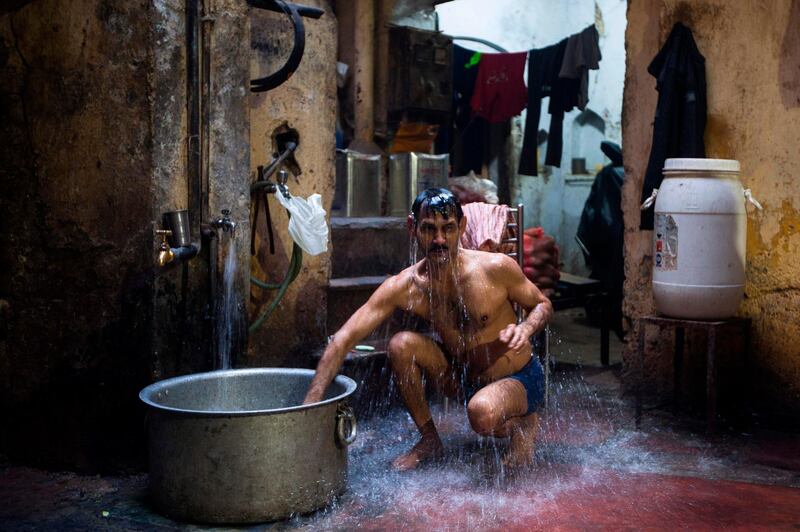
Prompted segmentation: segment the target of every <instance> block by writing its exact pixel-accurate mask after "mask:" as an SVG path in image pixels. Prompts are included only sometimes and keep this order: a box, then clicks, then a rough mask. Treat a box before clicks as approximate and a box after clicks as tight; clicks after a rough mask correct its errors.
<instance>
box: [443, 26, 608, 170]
mask: <svg viewBox="0 0 800 532" xmlns="http://www.w3.org/2000/svg"><path fill="white" fill-rule="evenodd" d="M468 39H471V40H476V39H472V38H468ZM483 44H486V45H487V46H491V45H490V44H489V43H488V41H487V42H484V43H483ZM494 47H495V48H499V47H498V46H496V45H495V46H494ZM526 58H527V65H528V84H527V87H526V86H525V82H524V79H523V76H524V71H525V64H526V61H525V60H526ZM600 59H601V54H600V48H599V34H598V32H597V29H596V27H595V26H594V24H592V25H590V26H588V27H587V28H585V29H584V30H582V31H581V32H579V33H576V34H573V35H571V36H570V37H567V38H565V39H562V40H561V41H559V42H558V43H557V44H553V45H550V46H546V47H544V48H535V49H532V50H529V51H526V52H502V53H487V54H481V53H480V52H476V51H474V50H470V49H468V48H464V47H461V46H459V45H456V44H454V45H453V90H454V91H456V98H455V101H456V102H457V103H456V115H457V118H456V121H455V123H456V126H457V127H458V125H459V123H461V124H462V125H465V127H469V126H470V125H471V124H473V123H474V121H473V120H472V117H474V116H478V117H482V118H484V119H485V120H486V121H488V122H489V123H500V122H504V121H506V120H508V119H510V118H512V117H514V116H516V115H518V114H519V113H520V112H521V111H522V110H523V109H525V108H526V107H527V110H528V113H527V115H526V120H525V135H524V142H523V147H522V156H521V158H520V165H519V173H521V174H525V175H537V172H538V160H537V154H536V150H537V146H538V142H537V137H538V131H539V118H540V114H541V101H542V99H543V98H546V97H549V98H550V103H549V105H548V113H549V114H550V116H551V118H550V132H549V137H548V138H549V141H548V143H547V155H546V158H545V164H547V165H550V166H560V165H561V154H562V143H563V140H562V137H563V124H562V122H563V118H564V113H565V112H566V111H569V110H571V109H573V108H575V107H577V108H579V109H581V110H582V109H585V108H586V105H587V104H588V102H589V97H588V87H589V83H588V71H589V70H596V69H597V68H599V61H600ZM476 64H477V69H476V68H474V67H475V65H476ZM475 71H477V72H475ZM467 103H468V104H469V111H470V112H469V113H468V114H469V117H470V119H469V120H467V121H465V120H464V119H463V115H464V114H465V112H466V107H467ZM459 113H460V114H461V115H462V116H461V119H460V120H459V116H458V115H459Z"/></svg>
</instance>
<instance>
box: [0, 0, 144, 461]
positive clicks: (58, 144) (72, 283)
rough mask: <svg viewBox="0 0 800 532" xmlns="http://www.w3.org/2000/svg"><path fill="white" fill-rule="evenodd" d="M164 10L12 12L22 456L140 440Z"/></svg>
mask: <svg viewBox="0 0 800 532" xmlns="http://www.w3.org/2000/svg"><path fill="white" fill-rule="evenodd" d="M151 15H152V7H151V6H150V4H149V2H147V1H144V0H141V1H131V2H124V3H116V2H107V1H102V0H81V1H75V2H69V3H68V2H61V1H56V0H41V1H38V2H32V3H30V4H27V5H26V6H24V7H22V8H20V9H19V10H18V11H13V12H10V13H6V14H5V15H3V16H2V17H0V39H1V41H0V50H2V54H0V58H1V59H0V69H2V74H0V79H1V80H2V81H0V98H2V107H0V112H1V113H2V117H1V118H0V124H2V126H0V128H2V129H0V138H2V142H0V158H1V159H2V164H0V168H1V170H0V172H2V173H1V174H0V176H1V177H2V189H3V192H2V196H0V198H1V199H0V210H1V211H2V212H3V217H4V220H5V223H4V227H3V230H2V231H0V253H1V254H2V258H0V264H2V266H0V269H1V271H0V298H1V299H2V306H3V311H2V313H3V315H2V319H0V322H2V325H0V375H2V377H0V409H1V410H2V417H3V427H4V429H3V430H2V431H0V432H2V436H0V438H1V440H0V444H1V445H2V450H3V452H5V453H8V455H9V456H11V457H13V458H19V459H23V460H26V461H31V462H35V463H38V464H43V465H52V466H62V467H77V468H92V467H94V466H97V465H98V463H105V464H106V465H108V464H109V462H108V460H109V456H110V455H112V454H116V453H119V454H125V453H126V452H129V453H130V452H135V450H134V449H132V447H133V446H135V445H136V444H138V443H140V438H139V429H138V427H134V426H133V423H134V420H133V418H130V417H128V418H125V417H121V414H122V415H125V414H130V413H131V412H135V411H136V409H137V408H138V407H137V405H136V402H137V399H136V393H137V388H138V387H139V386H140V385H141V384H143V383H146V382H147V379H148V369H149V368H148V364H147V355H148V346H149V344H150V337H149V332H150V331H149V320H150V316H151V315H152V309H151V304H152V279H150V278H148V276H147V275H146V274H143V272H144V271H145V270H146V269H147V267H148V266H150V265H151V264H152V262H151V261H152V254H151V253H152V232H151V225H150V220H151V197H152V193H153V182H152V179H151V177H150V176H151V175H152V164H153V161H152V157H153V155H152V152H151V146H152V138H153V125H152V122H151V118H152V114H151V108H150V72H151V71H152V62H153V56H152V53H151V49H150V48H149V47H146V46H142V43H145V42H149V41H150V40H151V39H152V27H151V25H150V17H151ZM139 426H140V425H139ZM100 457H102V458H100Z"/></svg>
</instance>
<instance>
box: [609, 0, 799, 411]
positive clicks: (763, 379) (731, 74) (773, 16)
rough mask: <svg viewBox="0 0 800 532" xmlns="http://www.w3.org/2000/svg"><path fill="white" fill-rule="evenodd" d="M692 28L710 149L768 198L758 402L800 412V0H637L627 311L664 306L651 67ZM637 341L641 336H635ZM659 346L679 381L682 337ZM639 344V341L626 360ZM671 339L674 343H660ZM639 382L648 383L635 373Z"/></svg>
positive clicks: (662, 381)
mask: <svg viewBox="0 0 800 532" xmlns="http://www.w3.org/2000/svg"><path fill="white" fill-rule="evenodd" d="M677 21H682V22H683V23H684V24H686V25H687V26H689V27H690V28H691V29H692V32H693V34H694V37H695V40H696V42H697V45H698V48H699V49H700V52H701V53H702V54H703V55H704V56H705V58H706V76H707V82H708V125H707V127H706V132H705V141H706V152H707V156H708V157H716V158H732V159H738V160H739V161H741V164H742V175H741V181H742V183H743V185H744V186H745V188H751V189H752V191H753V195H754V196H755V197H756V198H758V200H759V201H760V202H761V203H762V205H763V206H764V211H763V212H757V211H754V210H753V209H752V207H748V213H749V214H748V233H747V286H746V298H745V300H744V302H743V303H742V305H741V307H740V310H739V314H740V315H742V316H747V317H750V318H752V319H753V343H752V346H751V349H752V362H753V366H754V367H753V371H751V372H750V373H749V376H750V378H751V379H752V384H753V386H754V393H753V396H754V398H755V400H756V401H757V402H760V403H762V404H763V405H766V406H767V407H768V408H769V409H771V410H782V409H785V410H786V411H787V412H792V413H795V414H797V413H800V282H799V281H798V279H800V180H798V177H797V169H798V167H800V153H798V148H797V147H798V146H799V145H800V36H799V35H800V34H798V32H797V28H798V27H800V2H798V1H797V0H781V1H758V2H757V1H753V2H727V1H722V0H715V1H710V0H709V1H698V2H686V1H665V0H648V1H636V2H631V3H630V4H629V9H628V29H627V33H626V44H627V70H626V84H625V96H624V112H623V138H624V151H625V173H626V182H625V187H624V190H623V210H624V212H625V225H626V236H625V249H626V251H625V253H626V267H625V270H626V277H627V280H626V285H625V294H626V297H625V304H624V305H625V310H624V311H625V314H626V316H627V318H628V320H629V322H628V327H629V328H630V329H631V330H632V332H634V333H636V332H637V329H636V327H635V325H636V324H635V320H636V319H637V318H638V317H639V316H641V315H644V314H650V313H652V312H653V303H652V292H651V289H650V282H651V260H652V256H651V245H652V244H651V239H652V233H651V232H650V231H639V230H638V226H639V200H640V194H641V187H642V178H643V176H644V173H645V169H646V167H647V159H648V156H649V153H650V143H651V139H652V121H653V115H654V112H655V106H656V101H657V93H656V90H655V80H654V78H653V77H651V76H650V75H649V74H648V73H647V66H648V64H649V63H650V61H651V60H652V58H653V57H654V56H655V54H656V53H657V52H658V50H659V49H660V47H661V45H662V44H663V42H664V41H665V40H666V37H667V36H668V34H669V31H670V30H671V29H672V26H673V24H674V23H675V22H677ZM634 337H635V336H634ZM653 340H654V342H653V343H651V344H650V345H649V346H648V350H647V352H648V356H647V357H646V369H647V375H649V376H650V377H649V379H648V380H649V381H650V382H649V383H648V384H649V385H650V386H654V387H656V388H657V389H660V390H662V391H663V390H665V389H666V388H667V387H668V384H667V383H668V381H669V379H671V363H670V362H669V360H668V359H669V354H668V352H669V347H670V346H671V344H670V342H669V341H667V340H666V339H661V340H662V342H661V344H660V346H659V345H658V344H657V343H656V342H657V340H658V339H653ZM635 347H636V342H628V347H627V351H626V353H625V362H626V368H628V369H629V370H630V369H631V368H632V367H634V366H635V365H634V358H635ZM659 347H663V349H659ZM630 373H631V374H630V377H631V379H630V380H629V382H636V373H635V372H630Z"/></svg>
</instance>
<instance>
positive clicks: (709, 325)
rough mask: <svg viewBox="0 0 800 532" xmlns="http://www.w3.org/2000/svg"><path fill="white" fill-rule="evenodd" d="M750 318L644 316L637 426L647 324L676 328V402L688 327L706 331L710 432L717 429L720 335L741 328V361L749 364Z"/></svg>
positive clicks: (639, 420)
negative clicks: (719, 318)
mask: <svg viewBox="0 0 800 532" xmlns="http://www.w3.org/2000/svg"><path fill="white" fill-rule="evenodd" d="M750 323H751V321H750V319H749V318H730V319H727V320H722V321H696V320H682V319H675V318H665V317H662V316H644V317H642V318H640V324H639V383H638V385H637V386H636V428H639V426H640V425H641V422H642V387H643V383H644V346H645V336H646V334H647V326H648V325H654V326H657V327H658V328H659V330H662V329H665V328H670V329H673V330H674V331H675V352H674V354H673V359H672V363H673V369H674V376H673V392H672V393H673V401H674V402H675V403H676V404H677V401H678V395H679V392H680V378H681V372H682V367H683V343H684V338H685V335H686V330H687V329H689V330H697V329H701V330H704V331H705V333H706V338H707V342H708V344H707V349H706V428H707V430H708V431H709V432H714V431H716V429H717V358H718V353H717V334H718V333H721V332H726V331H728V330H734V331H738V332H739V334H740V337H741V338H742V343H743V348H742V361H743V363H744V364H747V362H748V357H749V350H750Z"/></svg>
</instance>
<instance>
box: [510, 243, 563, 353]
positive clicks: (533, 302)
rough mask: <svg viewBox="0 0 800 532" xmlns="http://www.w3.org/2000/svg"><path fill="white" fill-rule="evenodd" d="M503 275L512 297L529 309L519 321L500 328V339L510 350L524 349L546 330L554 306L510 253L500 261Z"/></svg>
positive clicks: (515, 301)
mask: <svg viewBox="0 0 800 532" xmlns="http://www.w3.org/2000/svg"><path fill="white" fill-rule="evenodd" d="M499 262H500V263H499V265H498V266H499V270H500V271H499V273H500V278H501V279H502V280H503V283H504V284H505V285H506V289H507V290H508V299H509V300H510V301H511V302H512V303H517V304H519V305H521V306H522V308H524V309H525V310H526V311H527V315H526V317H525V319H524V320H523V321H522V322H520V323H519V324H510V325H509V326H508V327H506V328H505V329H503V330H502V331H500V340H501V341H503V342H505V343H506V344H508V347H509V348H510V349H514V350H517V349H521V348H522V347H523V346H525V345H526V344H527V343H528V342H529V341H530V338H531V336H533V335H535V334H537V333H538V332H540V331H542V330H543V329H544V328H545V326H546V325H547V322H548V321H549V320H550V318H551V317H552V315H553V305H552V304H551V303H550V300H549V299H548V298H547V296H545V295H544V294H543V293H542V292H541V291H540V290H539V289H538V288H537V287H536V285H535V284H533V283H532V282H531V281H530V280H529V279H528V278H527V277H525V274H523V273H522V270H521V269H520V267H519V265H518V264H517V263H516V261H514V260H513V259H512V258H511V257H509V256H507V255H506V256H503V259H501V260H500V261H499Z"/></svg>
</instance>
